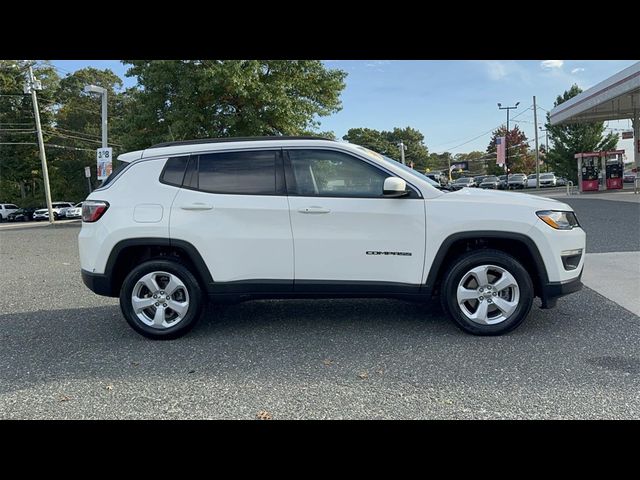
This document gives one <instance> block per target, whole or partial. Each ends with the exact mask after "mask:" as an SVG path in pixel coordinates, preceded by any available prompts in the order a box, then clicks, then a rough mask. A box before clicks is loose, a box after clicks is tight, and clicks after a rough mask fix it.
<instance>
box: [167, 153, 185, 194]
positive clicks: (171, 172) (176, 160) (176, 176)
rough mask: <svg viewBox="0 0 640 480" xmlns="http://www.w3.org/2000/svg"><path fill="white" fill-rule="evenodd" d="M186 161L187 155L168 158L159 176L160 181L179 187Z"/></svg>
mask: <svg viewBox="0 0 640 480" xmlns="http://www.w3.org/2000/svg"><path fill="white" fill-rule="evenodd" d="M188 161H189V156H188V155H185V156H182V157H171V158H169V159H168V160H167V162H166V163H165V165H164V169H163V170H162V174H161V175H160V181H161V182H162V183H166V184H169V185H174V186H176V187H181V186H182V180H183V179H184V172H185V170H186V168H187V162H188Z"/></svg>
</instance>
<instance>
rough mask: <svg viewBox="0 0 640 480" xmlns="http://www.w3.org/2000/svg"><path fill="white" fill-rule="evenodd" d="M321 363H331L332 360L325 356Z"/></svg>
mask: <svg viewBox="0 0 640 480" xmlns="http://www.w3.org/2000/svg"><path fill="white" fill-rule="evenodd" d="M322 363H324V364H325V365H333V360H330V359H328V358H325V359H324V360H323V361H322Z"/></svg>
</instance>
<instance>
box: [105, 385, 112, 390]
mask: <svg viewBox="0 0 640 480" xmlns="http://www.w3.org/2000/svg"><path fill="white" fill-rule="evenodd" d="M104 388H105V389H106V390H109V391H111V390H113V385H107V386H106V387H104Z"/></svg>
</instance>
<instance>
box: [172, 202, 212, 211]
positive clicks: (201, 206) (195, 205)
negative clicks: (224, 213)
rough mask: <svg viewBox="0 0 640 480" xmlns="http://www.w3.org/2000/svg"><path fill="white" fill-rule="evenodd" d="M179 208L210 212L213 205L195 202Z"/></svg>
mask: <svg viewBox="0 0 640 480" xmlns="http://www.w3.org/2000/svg"><path fill="white" fill-rule="evenodd" d="M180 208H181V209H182V210H211V209H212V208H213V205H209V204H208V203H201V202H195V203H189V204H187V205H182V206H181V207H180Z"/></svg>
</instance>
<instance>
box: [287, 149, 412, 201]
mask: <svg viewBox="0 0 640 480" xmlns="http://www.w3.org/2000/svg"><path fill="white" fill-rule="evenodd" d="M291 150H321V151H330V152H338V153H342V154H344V155H347V156H351V157H353V158H355V159H357V160H361V161H363V162H365V163H367V164H369V165H371V166H372V167H373V168H376V169H378V170H380V171H381V172H384V173H385V174H386V175H387V176H389V177H398V178H402V179H403V180H404V181H405V182H406V183H407V187H409V188H410V189H411V191H412V192H414V193H415V196H412V195H407V196H405V197H397V198H393V200H398V199H403V200H418V199H421V198H423V196H422V193H421V192H420V189H419V188H417V187H416V186H415V185H413V184H412V183H411V182H409V181H407V179H406V178H404V177H402V176H400V175H398V174H396V173H394V172H391V171H389V170H387V169H386V168H384V167H381V166H380V165H378V164H376V163H374V162H372V161H371V160H370V159H368V158H366V157H364V156H363V155H358V154H356V153H352V152H347V151H345V150H343V149H341V148H332V147H329V146H326V147H325V146H322V147H312V146H302V145H301V146H299V147H298V146H292V147H283V160H284V169H285V179H286V178H291V179H293V180H294V182H295V177H294V174H293V169H292V168H291V158H290V157H289V151H291ZM287 196H290V197H309V198H371V199H382V200H389V197H384V196H382V195H380V196H372V195H339V194H338V195H320V194H318V195H300V194H298V193H292V192H289V190H288V189H287Z"/></svg>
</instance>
